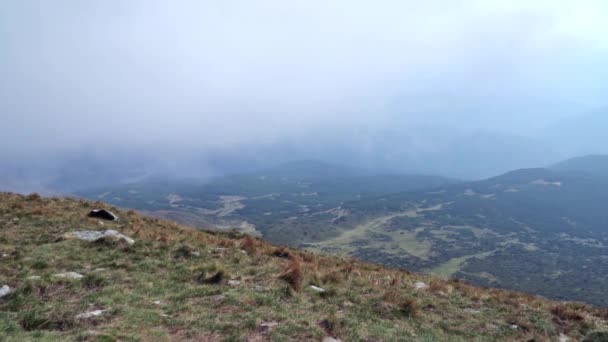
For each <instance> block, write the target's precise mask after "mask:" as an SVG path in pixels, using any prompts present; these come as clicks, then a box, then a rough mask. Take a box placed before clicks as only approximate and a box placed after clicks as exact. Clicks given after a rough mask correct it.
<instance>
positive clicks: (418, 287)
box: [414, 281, 429, 290]
mask: <svg viewBox="0 0 608 342" xmlns="http://www.w3.org/2000/svg"><path fill="white" fill-rule="evenodd" d="M414 287H415V288H416V290H426V289H428V288H429V286H428V285H427V284H425V283H423V282H421V281H419V282H417V283H416V284H414Z"/></svg>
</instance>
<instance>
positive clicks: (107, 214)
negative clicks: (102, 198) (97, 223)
mask: <svg viewBox="0 0 608 342" xmlns="http://www.w3.org/2000/svg"><path fill="white" fill-rule="evenodd" d="M87 216H89V217H94V218H99V219H102V220H108V221H118V216H116V215H114V213H112V212H111V211H109V210H105V209H93V210H91V211H90V212H89V215H87Z"/></svg>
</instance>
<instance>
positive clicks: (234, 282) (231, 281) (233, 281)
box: [228, 279, 241, 286]
mask: <svg viewBox="0 0 608 342" xmlns="http://www.w3.org/2000/svg"><path fill="white" fill-rule="evenodd" d="M240 284H241V282H240V281H238V280H232V279H231V280H228V285H232V286H237V285H240Z"/></svg>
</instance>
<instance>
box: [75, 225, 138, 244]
mask: <svg viewBox="0 0 608 342" xmlns="http://www.w3.org/2000/svg"><path fill="white" fill-rule="evenodd" d="M63 237H64V238H66V239H78V240H83V241H90V242H94V241H98V240H100V239H110V240H115V241H125V242H126V243H128V244H129V245H132V244H134V243H135V240H133V239H131V238H130V237H128V236H126V235H123V234H121V233H119V232H117V231H116V230H112V229H110V230H82V231H76V232H68V233H65V234H64V235H63Z"/></svg>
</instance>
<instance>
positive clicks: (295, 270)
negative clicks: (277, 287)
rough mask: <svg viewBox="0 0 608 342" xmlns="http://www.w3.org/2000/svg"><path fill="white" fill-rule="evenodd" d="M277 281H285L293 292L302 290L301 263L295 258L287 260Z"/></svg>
mask: <svg viewBox="0 0 608 342" xmlns="http://www.w3.org/2000/svg"><path fill="white" fill-rule="evenodd" d="M279 279H281V280H283V281H285V282H286V283H287V284H289V286H290V287H291V288H292V289H293V290H294V291H300V290H302V281H303V272H302V263H301V262H300V259H299V258H297V257H293V258H291V259H289V261H288V262H287V264H286V265H285V269H284V271H283V273H281V274H280V275H279Z"/></svg>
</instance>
